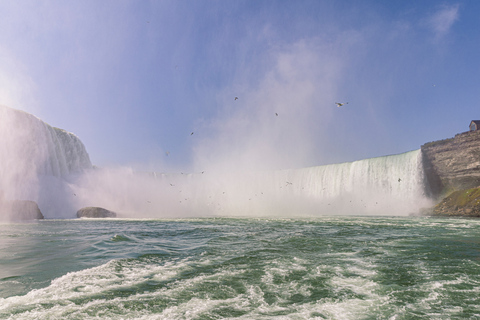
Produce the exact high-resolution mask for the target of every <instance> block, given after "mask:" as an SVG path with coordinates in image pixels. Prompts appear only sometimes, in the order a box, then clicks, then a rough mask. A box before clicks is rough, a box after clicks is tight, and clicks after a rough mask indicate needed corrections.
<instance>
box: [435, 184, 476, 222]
mask: <svg viewBox="0 0 480 320" xmlns="http://www.w3.org/2000/svg"><path fill="white" fill-rule="evenodd" d="M432 214H433V215H434V216H465V217H480V187H477V188H472V189H465V190H458V191H454V192H452V193H451V194H450V195H448V196H447V197H445V198H444V199H443V200H442V201H440V203H438V204H437V205H436V206H435V207H434V208H433V209H432Z"/></svg>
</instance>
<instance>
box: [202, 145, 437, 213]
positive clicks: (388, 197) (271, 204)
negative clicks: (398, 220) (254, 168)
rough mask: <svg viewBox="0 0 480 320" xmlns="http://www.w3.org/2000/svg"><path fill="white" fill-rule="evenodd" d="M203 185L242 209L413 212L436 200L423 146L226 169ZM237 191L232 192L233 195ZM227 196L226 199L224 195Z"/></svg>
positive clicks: (222, 206) (211, 195) (226, 205)
mask: <svg viewBox="0 0 480 320" xmlns="http://www.w3.org/2000/svg"><path fill="white" fill-rule="evenodd" d="M207 176H208V175H207V174H205V177H201V178H204V179H203V181H202V185H204V186H209V185H216V186H217V187H216V188H214V189H213V190H209V189H208V188H205V189H204V191H205V194H204V195H203V196H204V197H206V198H208V199H213V200H212V202H215V201H216V203H217V208H218V209H219V211H223V212H230V213H232V212H237V213H238V214H239V215H242V213H241V212H240V211H242V212H244V214H245V215H248V214H250V215H253V216H259V215H260V216H262V215H270V216H271V215H273V216H283V217H285V216H289V215H292V214H293V215H296V214H297V215H308V216H311V215H318V214H327V215H337V214H340V215H352V214H354V215H363V214H367V215H409V214H415V213H417V212H418V210H419V209H421V208H422V207H426V206H429V205H430V200H429V199H428V198H427V197H426V195H425V194H426V188H428V186H426V185H425V181H424V174H423V167H422V156H421V152H420V150H415V151H411V152H406V153H403V154H399V155H391V156H385V157H378V158H371V159H365V160H360V161H354V162H349V163H342V164H333V165H326V166H317V167H311V168H302V169H292V170H280V171H273V172H260V173H258V172H257V173H249V174H236V175H235V174H231V175H229V174H226V175H225V176H224V177H223V178H219V177H217V179H216V180H215V179H214V180H213V181H209V179H208V177H207ZM228 195H231V196H228ZM224 198H226V199H227V200H226V201H223V200H222V199H224Z"/></svg>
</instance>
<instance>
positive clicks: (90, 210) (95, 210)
mask: <svg viewBox="0 0 480 320" xmlns="http://www.w3.org/2000/svg"><path fill="white" fill-rule="evenodd" d="M116 216H117V214H116V213H115V212H113V211H110V210H107V209H104V208H100V207H86V208H82V209H80V210H78V211H77V218H115V217H116Z"/></svg>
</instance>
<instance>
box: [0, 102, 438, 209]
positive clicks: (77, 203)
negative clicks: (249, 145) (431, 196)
mask: <svg viewBox="0 0 480 320" xmlns="http://www.w3.org/2000/svg"><path fill="white" fill-rule="evenodd" d="M0 113H1V114H0V116H1V120H0V121H1V129H0V130H1V132H0V137H1V139H2V141H1V142H2V143H1V144H0V148H1V149H0V161H1V162H0V163H2V166H1V167H0V174H1V179H0V190H1V191H2V192H3V196H4V197H5V198H6V199H25V200H34V201H37V203H38V204H39V207H40V209H41V210H42V212H43V213H44V215H45V217H48V218H54V217H65V218H68V217H70V218H73V217H75V213H76V211H77V210H78V209H80V208H81V207H84V206H100V207H105V208H107V209H110V210H113V211H116V212H117V213H119V214H120V216H121V217H133V218H139V217H149V218H151V217H154V218H164V217H169V218H170V217H174V218H177V217H191V216H276V217H278V216H292V215H299V216H312V215H319V214H328V215H332V214H334V215H336V214H342V215H346V214H374V215H384V214H386V212H388V214H389V215H407V214H411V213H416V212H418V210H419V209H420V208H421V207H425V206H428V205H429V201H428V199H427V198H426V197H425V195H424V185H423V183H424V181H423V180H424V175H423V170H422V161H421V152H420V150H415V151H411V152H407V153H403V154H399V155H392V156H385V157H378V158H372V159H366V160H361V161H355V162H350V163H342V164H333V165H326V166H317V167H311V168H302V169H291V170H279V171H262V172H227V173H225V172H222V173H220V172H204V173H198V174H156V173H153V174H139V173H135V172H134V171H132V170H131V169H129V168H115V169H112V168H109V169H101V170H85V169H91V168H92V165H91V163H90V159H89V156H88V153H87V152H86V150H85V147H84V145H83V144H82V142H81V141H80V139H78V138H77V137H76V136H75V135H73V134H71V133H68V132H66V131H64V130H61V129H58V128H52V127H51V126H49V125H48V124H46V123H44V122H43V121H41V120H40V119H38V118H36V117H34V116H32V115H30V114H28V113H25V112H22V111H17V110H13V109H10V108H7V107H1V108H0Z"/></svg>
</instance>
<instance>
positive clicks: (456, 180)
mask: <svg viewBox="0 0 480 320" xmlns="http://www.w3.org/2000/svg"><path fill="white" fill-rule="evenodd" d="M421 150H422V155H423V167H424V172H425V178H426V180H427V181H426V182H427V185H428V186H429V187H430V188H429V190H428V191H429V192H430V195H431V196H432V197H438V196H440V195H441V194H442V193H443V192H445V191H447V190H452V189H453V190H462V189H470V188H475V187H478V186H480V131H473V132H464V133H460V134H457V135H456V136H455V137H454V138H451V139H445V140H440V141H434V142H429V143H426V144H424V145H423V146H422V147H421Z"/></svg>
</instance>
